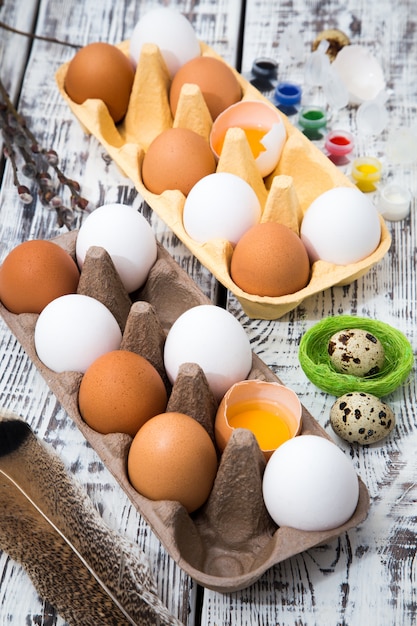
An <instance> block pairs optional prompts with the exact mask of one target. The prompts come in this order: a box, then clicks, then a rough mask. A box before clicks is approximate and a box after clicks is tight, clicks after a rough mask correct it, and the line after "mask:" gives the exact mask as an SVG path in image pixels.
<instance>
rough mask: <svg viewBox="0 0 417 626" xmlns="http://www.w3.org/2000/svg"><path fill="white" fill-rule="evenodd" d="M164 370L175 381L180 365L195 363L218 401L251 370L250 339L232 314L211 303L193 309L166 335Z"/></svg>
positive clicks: (184, 314)
mask: <svg viewBox="0 0 417 626" xmlns="http://www.w3.org/2000/svg"><path fill="white" fill-rule="evenodd" d="M164 363H165V370H166V372H167V375H168V377H169V379H170V381H171V382H172V383H173V382H175V380H176V378H177V375H178V371H179V368H180V366H181V365H182V364H183V363H197V364H198V365H199V366H200V367H201V369H202V370H203V372H204V373H205V375H206V377H207V381H208V383H209V385H210V388H211V390H212V391H213V394H214V396H215V397H216V398H217V399H218V400H220V399H221V398H222V397H223V396H224V394H225V393H226V391H227V390H228V389H229V388H230V387H231V386H232V385H233V384H234V383H236V382H238V381H241V380H244V379H245V378H246V377H247V375H248V374H249V372H250V370H251V367H252V350H251V347H250V342H249V338H248V336H247V334H246V332H245V330H244V329H243V327H242V326H241V325H240V323H239V322H238V320H237V319H236V318H235V317H233V315H232V314H231V313H229V312H228V311H226V310H225V309H222V308H220V307H218V306H215V305H212V304H202V305H198V306H195V307H193V308H191V309H188V311H185V313H183V314H182V315H180V316H179V317H178V318H177V319H176V321H175V322H174V324H173V325H172V327H171V329H170V330H169V332H168V335H167V338H166V342H165V348H164Z"/></svg>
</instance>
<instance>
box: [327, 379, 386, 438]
mask: <svg viewBox="0 0 417 626" xmlns="http://www.w3.org/2000/svg"><path fill="white" fill-rule="evenodd" d="M330 423H331V425H332V428H333V430H334V432H335V433H336V434H337V435H339V437H341V438H342V439H345V440H346V441H349V442H351V443H360V444H370V443H376V442H377V441H380V440H381V439H384V437H386V436H387V435H389V433H390V432H391V431H392V430H393V428H394V426H395V416H394V413H393V411H392V409H391V408H390V407H389V406H388V405H387V404H385V403H384V402H382V401H381V400H380V399H379V398H377V397H376V396H374V395H372V394H370V393H364V392H359V391H352V392H350V393H345V394H344V395H343V396H341V397H340V398H338V399H337V400H336V402H335V403H334V404H333V406H332V408H331V409H330Z"/></svg>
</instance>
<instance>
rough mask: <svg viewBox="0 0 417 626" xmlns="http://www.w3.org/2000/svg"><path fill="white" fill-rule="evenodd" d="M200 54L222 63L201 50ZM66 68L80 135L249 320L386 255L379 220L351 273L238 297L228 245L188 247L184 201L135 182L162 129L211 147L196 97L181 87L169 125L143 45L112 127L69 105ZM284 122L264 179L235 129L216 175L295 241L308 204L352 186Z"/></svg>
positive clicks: (272, 313) (346, 279)
mask: <svg viewBox="0 0 417 626" xmlns="http://www.w3.org/2000/svg"><path fill="white" fill-rule="evenodd" d="M119 47H120V49H121V50H122V51H123V52H124V53H125V54H128V51H129V42H127V41H125V42H123V43H121V44H120V46H119ZM201 52H202V54H203V55H207V56H212V57H215V58H217V59H219V60H221V61H223V60H222V59H221V57H219V56H218V55H217V54H216V53H215V52H214V51H213V50H212V49H211V48H210V47H209V46H207V45H205V44H203V43H201ZM223 62H224V61H223ZM229 67H231V66H229ZM67 68H68V63H66V64H64V65H62V66H61V67H60V68H59V69H58V71H57V73H56V81H57V84H58V87H59V90H60V92H61V94H62V96H63V98H64V99H65V100H66V101H67V103H68V105H69V106H70V108H71V110H72V112H73V113H74V115H75V116H76V117H77V119H78V120H79V122H80V123H81V125H82V127H83V128H84V130H85V132H87V133H90V134H92V135H94V136H95V137H96V138H97V139H98V141H99V142H100V143H101V144H102V145H103V147H104V148H105V149H106V150H107V152H108V154H109V155H110V156H111V157H112V159H113V160H114V161H115V162H116V163H117V164H118V165H119V167H120V169H121V170H122V171H123V172H124V174H125V175H126V176H127V177H129V178H130V179H131V181H132V182H133V183H134V185H135V187H136V189H137V190H138V192H139V193H140V194H141V196H142V197H143V198H144V200H146V202H147V203H148V204H149V206H150V207H151V208H152V209H153V210H154V211H155V212H156V213H157V214H158V215H159V216H160V217H161V218H162V219H163V220H164V222H165V223H166V224H167V225H168V226H169V227H170V228H171V230H172V231H173V232H174V233H175V234H176V235H177V237H178V238H179V239H180V240H181V241H182V242H183V243H184V244H185V245H186V246H187V247H188V249H189V250H190V251H191V252H192V253H193V254H194V255H195V256H196V257H197V258H198V259H199V261H200V262H201V263H202V264H203V265H204V266H205V267H207V268H208V269H209V270H210V271H211V272H212V274H213V275H214V276H215V277H216V278H217V280H219V281H220V282H221V283H222V284H223V285H224V286H225V287H226V288H227V289H229V290H230V291H231V292H232V293H233V294H234V295H235V296H236V297H237V299H238V300H239V302H240V303H241V305H242V308H243V310H244V312H245V313H246V314H247V315H248V316H249V317H251V318H258V319H278V318H280V317H282V316H283V315H284V314H285V313H287V312H288V311H291V310H292V309H295V308H296V307H297V306H298V305H299V304H301V302H303V300H304V299H306V298H308V297H309V296H312V295H313V294H315V293H318V292H321V291H323V290H325V289H328V288H329V287H332V286H334V285H345V284H349V283H350V282H352V281H354V280H355V279H357V278H360V277H361V276H363V275H364V274H365V273H366V272H368V270H369V269H370V268H371V267H372V266H373V265H374V264H375V263H377V262H378V261H379V260H380V259H382V257H383V256H384V255H385V253H386V252H387V251H388V249H389V247H390V244H391V238H390V235H389V232H388V229H387V227H386V225H385V222H384V220H383V218H382V217H380V221H381V240H380V243H379V245H378V247H377V248H376V250H375V251H374V252H373V253H372V254H370V255H369V256H368V257H366V258H365V259H363V260H361V261H358V262H356V263H352V264H349V265H335V264H333V263H328V262H326V261H322V260H319V261H316V262H315V263H314V264H313V266H312V269H311V276H310V280H309V283H308V284H307V286H306V287H304V288H303V289H301V290H300V291H297V292H296V293H293V294H289V295H284V296H280V297H269V296H257V295H252V294H249V293H246V292H244V291H243V290H242V289H240V288H239V287H238V286H237V285H236V284H235V283H234V282H233V281H232V279H231V277H230V273H229V267H230V259H231V255H232V252H233V247H232V245H231V244H230V242H228V241H225V240H220V239H219V240H212V241H209V242H207V243H204V244H200V243H198V242H196V241H194V240H193V239H192V238H191V237H190V236H189V235H188V234H187V232H186V231H185V229H184V227H183V221H182V214H183V207H184V203H185V197H184V195H183V194H182V193H181V192H180V191H178V190H167V191H165V192H164V193H162V194H160V195H155V194H153V193H151V192H150V191H149V190H148V189H147V188H146V187H145V185H144V183H143V180H142V177H141V163H142V160H143V157H144V154H145V153H146V150H147V149H148V147H149V145H150V143H151V142H152V140H153V139H154V138H155V137H157V136H158V135H159V134H160V133H161V132H162V131H164V130H166V129H167V128H171V127H185V128H189V129H191V130H194V131H196V132H197V133H199V134H200V135H202V136H203V137H204V138H205V139H206V140H207V141H209V135H210V130H211V127H212V119H211V116H210V113H209V112H208V109H207V106H206V104H205V102H204V99H203V96H202V94H201V91H200V89H199V88H198V87H197V86H196V85H190V84H187V85H184V87H183V90H182V93H181V96H180V100H179V103H178V107H177V112H176V115H175V118H173V117H172V114H171V111H170V107H169V97H168V94H169V86H170V78H169V75H168V71H167V69H166V66H165V63H164V61H163V58H162V56H161V53H160V51H159V49H158V47H157V46H155V45H153V44H146V45H145V46H144V47H143V48H142V53H141V57H140V59H139V63H138V69H137V72H136V76H135V81H134V85H133V89H132V93H131V98H130V102H129V108H128V111H127V114H126V116H125V119H124V120H123V121H122V122H121V123H120V124H118V125H115V123H114V122H113V120H112V118H111V117H110V115H109V112H108V110H107V107H106V106H105V105H104V103H103V102H102V101H100V100H87V101H86V102H85V103H84V104H81V105H80V104H76V103H75V102H73V101H72V100H71V99H70V98H69V97H68V95H67V93H66V92H65V89H64V81H65V75H66V72H67ZM231 69H232V71H233V72H234V73H235V75H236V76H237V79H238V81H239V83H240V85H241V87H242V94H243V95H242V99H248V100H261V101H262V100H263V101H265V102H268V101H267V100H266V98H264V96H262V94H261V93H260V92H259V91H258V90H257V89H255V88H254V87H253V86H252V85H251V84H250V83H249V82H248V81H246V80H245V79H244V78H243V77H242V76H241V75H240V74H239V73H238V72H236V71H235V70H234V69H233V68H231ZM282 119H283V122H284V124H285V127H286V131H287V141H286V143H285V145H284V149H283V152H282V156H281V159H280V161H279V163H278V165H277V166H276V168H275V170H274V171H273V172H272V173H271V174H270V175H269V176H268V177H267V178H265V179H263V178H262V177H261V175H260V173H259V171H258V169H257V166H256V164H255V160H254V158H253V156H252V152H251V149H250V147H249V144H248V142H247V139H246V137H245V134H244V131H243V130H242V129H239V128H235V129H231V130H230V131H229V132H228V134H227V138H226V141H225V144H224V147H223V150H222V154H221V156H220V159H219V161H218V164H217V170H216V171H218V172H230V173H233V174H236V175H238V176H241V177H242V178H243V179H245V180H246V181H247V182H248V183H249V184H250V185H251V186H252V187H253V189H254V190H255V192H256V194H257V195H258V198H259V200H260V203H261V207H262V217H261V221H277V222H281V223H284V224H286V225H287V226H289V227H290V228H292V229H293V230H294V231H295V232H297V234H298V233H299V227H300V223H301V220H302V216H303V214H304V213H305V211H306V210H307V208H308V207H309V206H310V204H311V203H312V202H313V200H315V199H316V198H317V197H318V196H319V195H321V194H322V193H324V192H325V191H327V190H328V189H332V188H333V187H341V186H353V183H352V182H351V181H350V179H348V178H347V177H346V176H345V175H344V174H343V173H342V172H341V171H340V170H339V169H338V168H337V167H336V166H335V165H334V164H333V163H332V162H331V161H330V159H328V158H327V157H326V156H325V155H324V154H323V153H322V152H321V151H320V150H319V149H318V148H317V147H316V146H315V145H314V143H313V142H312V141H310V140H309V139H307V137H305V135H303V133H302V132H300V131H299V130H298V129H297V128H296V127H295V126H293V125H292V124H291V123H290V122H289V120H288V119H287V118H286V116H285V115H282Z"/></svg>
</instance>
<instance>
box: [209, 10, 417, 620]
mask: <svg viewBox="0 0 417 626" xmlns="http://www.w3.org/2000/svg"><path fill="white" fill-rule="evenodd" d="M413 6H414V4H413V2H403V3H395V2H391V1H389V0H386V1H382V2H379V3H377V4H376V3H375V4H373V3H368V2H362V1H359V0H349V1H348V2H339V1H332V0H330V1H329V2H311V1H310V2H308V1H307V2H304V1H301V0H300V1H297V0H294V2H291V3H284V2H276V3H271V2H263V1H261V0H260V1H258V2H257V1H255V0H250V1H248V2H247V6H246V25H245V41H244V47H243V61H242V68H243V71H246V72H249V71H250V68H251V64H252V61H253V59H255V58H256V57H258V56H267V57H272V58H274V59H275V60H277V61H278V64H279V66H278V69H279V71H278V76H279V78H282V79H290V80H294V81H299V82H300V83H301V84H303V81H304V74H303V68H304V65H303V63H299V64H297V63H294V61H292V60H291V59H290V58H289V57H288V54H287V53H286V50H285V49H284V48H283V46H282V45H281V43H280V42H281V37H282V35H283V33H285V31H286V29H287V28H293V29H294V33H298V36H299V37H300V38H301V40H302V42H303V49H304V58H307V55H308V54H309V53H310V49H311V48H310V47H311V44H312V42H313V41H314V39H315V37H316V36H317V35H318V33H319V32H320V31H321V30H323V29H327V28H339V29H341V30H343V31H344V32H345V33H346V34H347V35H348V36H349V37H350V39H351V42H352V43H360V44H362V45H364V46H366V47H367V48H368V49H369V50H370V51H371V52H372V53H373V54H374V55H375V56H376V57H377V58H378V59H379V60H380V62H381V64H382V67H383V69H384V75H385V77H386V80H387V86H388V89H389V93H390V99H389V101H388V109H389V114H390V124H391V125H392V126H393V127H394V128H395V127H401V126H405V127H410V126H411V125H413V124H414V123H415V122H414V115H415V106H416V102H417V99H416V85H415V82H414V81H413V80H410V76H411V75H412V74H413V73H415V71H416V64H417V33H416V22H415V17H413V11H412V7H413ZM306 98H308V100H307V101H305V103H306V104H311V103H314V102H316V103H318V104H323V98H322V94H320V93H319V92H317V91H315V92H314V91H310V92H308V91H307V95H306ZM329 128H344V129H347V130H351V131H352V132H353V133H354V134H355V135H356V137H357V147H356V150H357V154H358V155H360V154H365V153H366V154H370V155H374V156H377V157H378V158H380V159H381V161H382V162H383V165H384V182H386V181H387V180H391V179H393V178H394V177H395V178H396V179H397V180H399V181H400V182H401V184H403V185H405V186H407V187H408V188H409V189H410V190H411V191H412V194H413V196H414V201H413V206H412V209H411V214H410V216H409V217H408V218H407V219H406V220H403V221H401V222H397V223H393V222H390V223H388V224H389V229H390V232H391V234H392V238H393V243H392V246H391V249H390V251H389V253H388V254H387V255H386V257H385V258H384V259H383V260H382V261H381V262H380V263H378V264H377V265H376V266H375V267H374V268H372V270H371V271H370V272H369V273H368V274H367V275H366V276H365V277H364V278H362V279H361V280H358V281H357V282H354V283H353V284H351V285H349V286H346V287H334V288H332V289H329V290H327V291H326V292H323V293H321V294H318V295H317V296H315V297H312V298H310V299H308V300H306V301H304V302H303V304H302V306H300V307H298V309H297V310H295V311H293V312H291V313H289V314H287V315H286V316H284V317H283V318H281V319H280V320H277V321H272V322H260V321H257V320H249V319H247V318H246V316H245V315H244V314H243V313H242V311H241V308H240V306H239V304H238V303H237V301H236V299H234V298H233V297H230V298H229V310H230V311H232V312H233V313H234V314H235V315H236V316H237V317H238V318H239V319H240V321H241V322H242V324H243V325H244V327H245V328H246V330H247V332H248V333H249V336H250V337H251V342H252V347H253V349H254V351H255V352H256V353H257V354H258V355H259V356H260V357H261V358H262V359H263V360H264V361H265V362H266V363H267V364H268V365H269V366H270V367H271V368H272V369H273V370H274V371H275V372H276V373H277V374H278V376H279V377H280V378H281V380H282V381H283V382H284V383H285V384H287V385H288V386H290V387H292V388H293V389H294V390H295V391H296V392H297V393H298V394H299V396H300V398H301V401H302V402H303V404H304V405H305V406H306V407H307V408H308V409H309V410H310V411H311V412H312V414H313V415H314V416H315V417H316V419H318V421H319V422H320V424H321V425H322V426H323V427H324V428H325V429H326V430H327V431H328V433H329V434H330V435H331V436H332V437H333V439H334V440H335V441H336V443H337V444H338V445H339V446H340V447H341V448H342V449H343V450H344V451H345V453H346V454H347V455H348V456H349V457H350V458H351V459H352V461H353V463H354V465H355V467H356V468H357V471H358V473H359V475H360V476H361V477H362V479H363V480H364V482H365V484H366V485H367V486H368V489H369V490H370V494H371V509H370V514H369V517H368V519H367V520H366V521H365V522H364V523H363V524H362V525H361V526H360V527H359V528H357V529H355V530H352V531H349V533H348V534H347V535H345V536H342V537H340V538H339V539H338V540H336V541H334V542H332V543H331V544H329V545H324V546H322V547H319V548H315V549H313V550H309V551H308V552H306V553H303V554H301V555H299V556H297V557H295V558H292V559H290V560H288V561H287V562H285V563H283V564H281V565H279V566H277V567H275V568H273V569H271V570H270V571H269V572H267V574H266V575H265V576H264V577H263V578H262V579H261V580H260V581H259V582H258V583H256V584H255V585H254V586H253V587H252V588H250V589H248V590H247V591H246V594H245V593H242V594H240V595H239V596H236V595H233V596H230V597H228V598H225V597H224V596H219V595H216V594H213V593H211V592H207V593H206V594H205V596H204V606H203V620H202V624H205V625H214V624H233V625H239V626H240V625H245V626H246V625H249V624H255V623H256V624H279V625H280V626H289V625H294V624H297V626H298V625H303V626H304V625H308V626H310V625H313V624H344V625H349V626H356V625H357V624H371V625H372V626H390V625H392V624H407V625H411V624H415V623H416V608H415V607H416V595H415V571H416V570H415V558H416V547H417V543H416V537H415V530H416V526H415V513H413V509H414V508H415V500H416V490H415V475H416V456H415V450H414V448H415V438H416V409H415V394H416V377H415V370H414V369H413V371H412V373H411V375H410V378H409V380H408V381H407V383H406V384H405V385H404V386H403V387H402V388H399V389H398V390H396V391H395V392H394V393H392V394H390V395H389V396H387V397H386V398H385V401H386V402H387V403H388V404H389V405H390V406H391V407H392V409H393V410H394V412H395V414H396V417H397V427H396V429H395V430H394V432H393V433H392V435H391V436H390V437H389V439H387V440H384V441H382V442H380V443H378V444H374V445H372V446H367V447H359V446H355V445H349V444H347V443H346V442H344V441H343V440H341V439H339V438H338V437H337V436H336V435H335V434H334V433H333V431H332V429H331V427H330V423H329V411H330V407H331V405H332V404H333V402H334V401H335V397H333V396H331V395H329V394H326V393H324V392H321V391H320V390H319V389H317V388H316V387H315V386H314V385H313V384H312V383H311V382H310V381H309V380H308V379H307V378H306V376H305V375H304V373H303V371H302V370H301V368H300V365H299V362H298V346H299V342H300V339H301V337H302V335H303V334H304V333H305V332H306V331H307V330H308V329H309V328H311V327H312V326H313V325H314V324H315V323H316V322H317V321H319V320H321V319H322V318H324V317H327V316H334V315H340V314H352V315H358V316H362V317H369V318H372V319H379V320H382V321H384V322H386V323H388V324H391V325H392V326H393V327H395V328H397V329H399V330H401V331H402V332H403V333H404V334H405V335H406V336H407V337H408V339H409V341H410V342H411V344H412V346H413V350H414V352H415V350H416V345H417V337H416V282H417V281H416V266H415V262H416V254H415V253H416V236H415V228H416V224H415V197H416V192H417V189H416V174H417V171H416V163H415V160H416V159H414V163H413V164H411V165H407V166H404V167H398V166H397V165H396V164H394V163H391V162H390V160H389V159H388V157H387V156H386V142H387V136H388V134H387V132H386V131H385V132H384V133H382V135H380V136H377V137H370V138H369V139H368V140H365V139H364V138H360V137H358V136H357V132H356V131H357V128H356V109H355V108H352V107H349V108H347V109H344V110H341V111H339V112H338V113H337V114H336V116H334V117H333V119H331V123H330V125H329ZM346 173H347V174H349V168H346ZM226 607H227V608H226Z"/></svg>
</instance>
